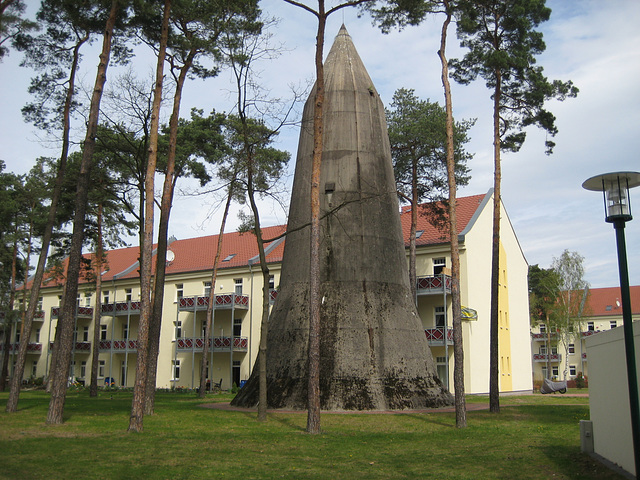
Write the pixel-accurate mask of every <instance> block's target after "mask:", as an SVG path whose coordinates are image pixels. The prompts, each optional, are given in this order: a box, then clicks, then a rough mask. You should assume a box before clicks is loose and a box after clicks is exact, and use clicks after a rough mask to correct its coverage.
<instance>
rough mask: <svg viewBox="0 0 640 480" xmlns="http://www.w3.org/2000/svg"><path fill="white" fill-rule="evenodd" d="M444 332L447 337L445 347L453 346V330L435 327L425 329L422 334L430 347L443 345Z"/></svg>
mask: <svg viewBox="0 0 640 480" xmlns="http://www.w3.org/2000/svg"><path fill="white" fill-rule="evenodd" d="M445 330H446V335H447V345H453V328H445V327H436V328H426V329H425V331H424V333H425V335H426V336H427V341H428V342H429V345H430V346H438V345H444V337H445Z"/></svg>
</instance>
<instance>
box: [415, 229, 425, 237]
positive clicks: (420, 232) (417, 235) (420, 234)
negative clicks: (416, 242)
mask: <svg viewBox="0 0 640 480" xmlns="http://www.w3.org/2000/svg"><path fill="white" fill-rule="evenodd" d="M423 233H424V230H418V231H416V239H418V238H420V237H421V236H422V234H423Z"/></svg>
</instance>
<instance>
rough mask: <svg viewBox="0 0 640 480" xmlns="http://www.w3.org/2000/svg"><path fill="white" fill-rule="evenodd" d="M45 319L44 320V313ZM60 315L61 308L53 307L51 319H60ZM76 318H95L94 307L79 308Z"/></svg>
mask: <svg viewBox="0 0 640 480" xmlns="http://www.w3.org/2000/svg"><path fill="white" fill-rule="evenodd" d="M42 313H43V318H44V312H42ZM59 315H60V307H53V308H52V309H51V318H58V316H59ZM76 318H93V307H77V308H76Z"/></svg>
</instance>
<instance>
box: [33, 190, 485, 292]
mask: <svg viewBox="0 0 640 480" xmlns="http://www.w3.org/2000/svg"><path fill="white" fill-rule="evenodd" d="M484 197H485V195H474V196H470V197H462V198H459V199H458V210H457V214H458V230H459V231H460V232H462V231H463V230H464V229H465V228H466V227H467V225H468V224H469V221H470V220H471V218H472V217H473V215H474V213H475V212H476V211H477V209H478V207H479V206H480V204H481V202H482V200H483V199H484ZM409 212H410V209H409V208H408V207H403V208H402V212H401V215H400V218H401V222H402V229H403V233H404V240H405V244H406V245H408V244H409V230H410V224H411V215H410V213H409ZM425 215H426V214H425V213H424V212H421V213H420V214H419V215H418V227H417V230H422V231H423V233H422V235H420V238H418V239H417V242H416V244H417V245H429V244H438V243H443V242H446V241H448V239H449V234H448V232H447V231H446V228H437V227H434V226H433V225H432V224H431V223H429V220H428V218H427V217H426V216H425ZM285 229H286V225H277V226H274V227H266V228H263V229H262V232H263V238H264V239H273V238H275V237H277V236H279V235H281V234H283V233H284V232H285ZM217 245H218V235H208V236H205V237H196V238H187V239H184V240H175V241H173V242H172V243H171V244H170V245H169V250H171V251H172V252H173V254H174V259H173V261H171V262H170V263H168V264H167V270H166V274H167V275H171V274H176V273H187V272H199V271H207V270H212V269H213V261H214V258H215V254H216V249H217ZM154 248H155V247H154ZM265 248H266V249H267V251H268V255H267V261H268V262H269V263H277V262H280V261H282V254H283V252H284V239H279V240H275V241H274V242H271V243H270V244H268V245H265ZM106 255H107V264H108V267H106V269H107V271H106V272H105V273H104V274H103V275H102V281H103V282H110V281H111V280H114V279H126V278H138V276H139V272H138V264H137V262H138V257H139V255H140V251H139V248H138V247H127V248H120V249H117V250H111V251H109V252H107V254H106ZM231 255H233V256H232V257H231ZM257 255H258V246H257V243H256V239H255V236H254V235H253V233H251V232H249V233H238V232H231V233H225V234H224V237H223V242H222V252H221V254H220V263H219V268H220V269H225V268H233V267H242V266H246V265H248V264H249V260H250V259H252V258H254V257H257ZM85 257H86V258H89V257H90V255H88V254H87V255H85ZM228 257H230V258H229V260H228V261H224V260H225V259H226V258H228ZM153 261H154V265H153V268H154V269H155V256H154V260H153ZM257 262H258V261H257V258H256V260H255V263H257ZM252 263H253V262H252ZM47 278H48V277H47V276H45V281H44V284H43V286H44V287H52V286H59V285H61V280H59V279H51V278H50V277H49V280H47ZM86 282H87V280H85V279H82V278H81V279H80V283H86Z"/></svg>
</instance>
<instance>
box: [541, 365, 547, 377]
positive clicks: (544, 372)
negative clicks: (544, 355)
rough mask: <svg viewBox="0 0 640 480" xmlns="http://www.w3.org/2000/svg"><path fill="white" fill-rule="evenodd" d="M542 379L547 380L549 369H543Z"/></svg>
mask: <svg viewBox="0 0 640 480" xmlns="http://www.w3.org/2000/svg"><path fill="white" fill-rule="evenodd" d="M542 378H547V367H542Z"/></svg>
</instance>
